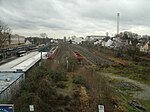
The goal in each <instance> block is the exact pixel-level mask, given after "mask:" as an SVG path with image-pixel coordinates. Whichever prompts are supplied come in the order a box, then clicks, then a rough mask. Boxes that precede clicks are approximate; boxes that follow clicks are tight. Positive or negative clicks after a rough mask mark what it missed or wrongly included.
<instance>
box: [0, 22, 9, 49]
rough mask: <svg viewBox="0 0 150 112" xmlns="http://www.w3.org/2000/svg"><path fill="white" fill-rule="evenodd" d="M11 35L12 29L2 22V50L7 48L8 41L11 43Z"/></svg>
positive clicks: (0, 26) (0, 31)
mask: <svg viewBox="0 0 150 112" xmlns="http://www.w3.org/2000/svg"><path fill="white" fill-rule="evenodd" d="M10 33H11V29H10V28H9V27H8V25H6V24H4V23H3V22H2V21H0V49H1V48H2V47H4V46H5V44H6V42H7V41H8V43H9V42H10ZM9 44H10V43H9Z"/></svg>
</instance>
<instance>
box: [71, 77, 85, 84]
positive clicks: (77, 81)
mask: <svg viewBox="0 0 150 112" xmlns="http://www.w3.org/2000/svg"><path fill="white" fill-rule="evenodd" d="M73 83H75V84H81V85H84V86H85V79H84V78H83V76H81V75H78V76H75V77H74V79H73Z"/></svg>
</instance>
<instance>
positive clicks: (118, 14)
mask: <svg viewBox="0 0 150 112" xmlns="http://www.w3.org/2000/svg"><path fill="white" fill-rule="evenodd" d="M119 16H120V13H117V34H119Z"/></svg>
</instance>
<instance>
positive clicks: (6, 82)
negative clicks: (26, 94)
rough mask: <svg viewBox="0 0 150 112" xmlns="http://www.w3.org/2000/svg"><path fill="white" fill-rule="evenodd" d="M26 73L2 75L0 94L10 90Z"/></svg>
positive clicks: (0, 75) (0, 78)
mask: <svg viewBox="0 0 150 112" xmlns="http://www.w3.org/2000/svg"><path fill="white" fill-rule="evenodd" d="M23 74H24V73H9V72H3V73H2V72H1V73H0V93H2V92H3V91H4V90H5V89H6V88H8V87H9V86H10V85H11V84H12V83H13V82H14V81H16V80H17V79H18V78H19V77H21V76H22V75H23Z"/></svg>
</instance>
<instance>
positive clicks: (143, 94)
mask: <svg viewBox="0 0 150 112" xmlns="http://www.w3.org/2000/svg"><path fill="white" fill-rule="evenodd" d="M103 75H105V76H108V77H110V78H113V79H117V80H120V81H125V82H129V83H132V84H133V85H135V86H137V87H139V88H141V89H142V91H132V93H133V97H134V98H138V99H143V100H150V85H147V84H144V83H141V82H139V81H135V80H132V79H129V78H127V77H121V76H115V75H112V74H111V73H103Z"/></svg>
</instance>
